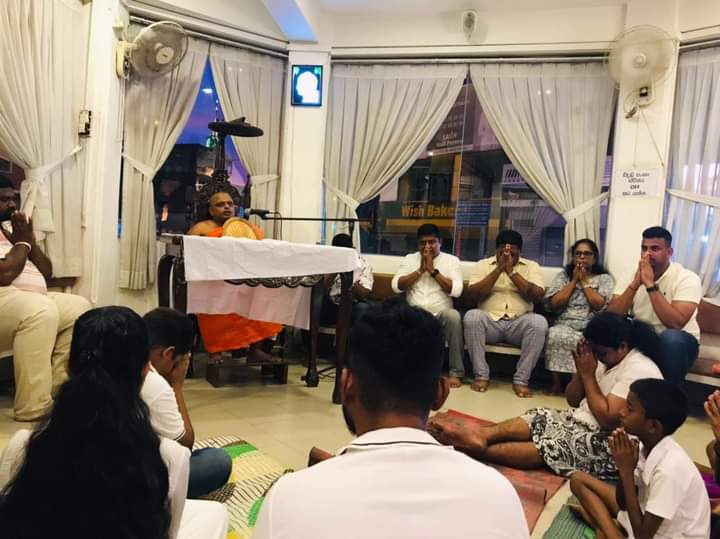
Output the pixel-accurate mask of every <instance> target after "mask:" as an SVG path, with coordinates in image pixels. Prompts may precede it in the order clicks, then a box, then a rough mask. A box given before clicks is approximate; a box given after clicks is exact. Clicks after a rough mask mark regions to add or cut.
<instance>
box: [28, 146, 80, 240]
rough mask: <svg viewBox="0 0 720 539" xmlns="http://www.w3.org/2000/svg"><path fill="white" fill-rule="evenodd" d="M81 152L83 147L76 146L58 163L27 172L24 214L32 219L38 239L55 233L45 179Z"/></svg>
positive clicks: (48, 191)
mask: <svg viewBox="0 0 720 539" xmlns="http://www.w3.org/2000/svg"><path fill="white" fill-rule="evenodd" d="M80 150H82V147H81V146H75V148H73V149H72V151H71V152H70V153H68V154H67V155H66V156H65V157H63V158H61V159H58V160H57V161H54V162H52V163H49V164H47V165H41V166H39V167H33V168H29V169H26V170H25V181H24V182H22V183H21V184H20V199H21V200H22V212H23V213H25V214H26V215H27V216H28V217H32V219H33V230H34V231H35V232H36V233H37V234H36V236H37V238H38V239H43V238H44V237H45V233H47V232H55V223H54V222H53V218H52V211H51V207H50V190H49V189H48V185H47V183H46V182H45V178H47V177H48V176H49V175H50V174H52V173H53V172H55V170H57V169H58V168H60V167H61V166H62V165H63V164H64V163H65V161H67V160H68V159H70V158H71V157H73V156H74V155H75V154H76V153H78V152H79V151H80Z"/></svg>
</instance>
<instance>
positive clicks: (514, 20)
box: [329, 6, 624, 56]
mask: <svg viewBox="0 0 720 539" xmlns="http://www.w3.org/2000/svg"><path fill="white" fill-rule="evenodd" d="M330 20H331V22H330V24H329V28H331V29H332V34H331V39H332V46H333V55H338V54H340V55H342V54H362V52H363V50H364V52H365V54H368V53H372V54H387V55H397V54H402V53H410V54H412V53H416V54H418V53H432V54H437V55H439V56H442V55H449V54H454V55H457V54H472V55H477V54H496V53H527V52H539V51H553V50H555V51H557V50H563V51H580V50H597V49H601V48H604V47H605V46H606V45H607V43H608V42H609V41H611V40H612V39H613V38H614V37H615V36H616V35H617V34H618V33H619V32H620V31H621V30H622V28H623V21H624V8H623V7H620V6H608V7H591V8H574V9H558V10H537V11H523V12H517V11H485V12H483V11H481V12H479V24H478V30H477V32H476V34H475V36H474V39H473V42H472V46H467V42H466V40H465V36H464V34H463V32H462V28H461V26H460V14H459V12H456V11H453V12H449V13H447V14H445V15H443V16H441V17H422V18H421V17H417V16H415V17H414V16H413V15H412V14H408V15H407V16H396V15H391V16H387V15H385V16H382V17H375V16H363V17H350V16H333V17H331V18H330ZM370 48H372V50H370Z"/></svg>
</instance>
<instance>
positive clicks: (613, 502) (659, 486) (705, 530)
mask: <svg viewBox="0 0 720 539" xmlns="http://www.w3.org/2000/svg"><path fill="white" fill-rule="evenodd" d="M687 409H688V403H687V397H686V396H685V394H684V393H683V392H682V391H681V390H680V389H678V388H677V387H676V386H675V385H674V384H673V383H671V382H667V381H664V380H657V379H651V378H645V379H641V380H637V381H635V382H634V383H633V384H632V385H631V386H630V393H629V394H628V398H627V402H626V405H625V408H624V409H623V411H622V412H621V414H620V420H621V425H622V427H621V428H619V429H616V430H615V432H613V434H612V436H611V438H610V442H609V444H610V451H611V453H612V455H613V458H614V459H615V463H616V465H617V468H618V474H619V476H620V482H619V483H618V485H617V487H612V486H611V485H608V484H607V483H603V482H602V481H600V480H599V479H596V478H594V477H592V476H590V475H589V474H586V473H583V472H576V473H574V474H573V475H572V477H571V478H570V489H571V490H572V491H573V493H574V494H575V495H576V496H577V497H578V499H579V500H580V503H581V507H578V506H575V507H571V509H573V510H574V511H576V512H577V514H578V515H579V516H580V517H581V518H583V519H584V520H585V521H586V522H588V523H589V524H590V525H591V526H593V527H594V528H595V529H596V531H597V537H603V538H608V539H609V538H616V537H617V538H623V537H629V538H631V539H632V538H634V537H637V538H646V537H647V538H651V537H657V538H662V539H701V538H705V539H706V538H708V537H710V500H709V499H708V496H707V491H706V489H705V484H704V482H703V480H702V477H701V476H700V472H699V471H698V469H697V468H696V466H695V464H694V463H693V461H692V460H691V459H690V457H689V456H688V455H687V453H685V451H684V450H683V448H682V447H680V446H679V445H678V444H677V442H675V440H673V439H672V437H671V435H672V433H673V432H675V431H676V430H677V429H678V428H679V427H680V425H682V424H683V423H684V422H685V418H686V417H687ZM628 434H631V435H633V436H637V437H638V438H639V439H640V443H638V442H637V440H635V439H631V438H630V437H629V436H628ZM615 519H617V520H615Z"/></svg>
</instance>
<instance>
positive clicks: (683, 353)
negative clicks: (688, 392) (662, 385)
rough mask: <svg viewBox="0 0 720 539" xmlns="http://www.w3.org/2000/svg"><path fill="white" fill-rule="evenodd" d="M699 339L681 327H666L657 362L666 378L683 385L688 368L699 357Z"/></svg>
mask: <svg viewBox="0 0 720 539" xmlns="http://www.w3.org/2000/svg"><path fill="white" fill-rule="evenodd" d="M699 349H700V346H699V344H698V342H697V339H696V338H695V337H693V336H692V335H690V334H689V333H688V332H687V331H683V330H681V329H666V330H665V331H663V332H662V333H661V334H660V353H659V354H658V357H657V360H656V363H657V366H658V367H660V371H661V372H662V374H663V376H664V377H665V380H667V381H669V382H672V383H673V384H675V385H682V383H683V382H684V381H685V375H687V372H688V369H689V368H690V366H691V365H692V364H693V363H694V361H695V360H696V359H697V357H698V351H699Z"/></svg>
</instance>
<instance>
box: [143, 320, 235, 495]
mask: <svg viewBox="0 0 720 539" xmlns="http://www.w3.org/2000/svg"><path fill="white" fill-rule="evenodd" d="M143 319H144V321H145V326H146V327H147V330H148V339H149V341H150V369H149V371H148V373H147V376H146V377H145V381H144V382H143V385H142V388H141V389H140V396H141V397H142V399H143V401H145V404H147V406H148V408H149V409H150V422H151V423H152V426H153V428H154V429H155V432H157V433H158V435H160V436H162V437H164V438H169V439H170V440H175V441H176V442H178V443H179V444H180V445H183V446H185V447H186V448H188V449H189V450H191V451H192V447H193V444H194V443H195V431H194V430H193V427H192V423H191V422H190V414H188V410H187V407H186V405H185V395H184V394H183V385H184V383H185V376H186V374H187V369H188V365H189V363H190V354H191V352H190V351H191V348H192V342H193V335H194V329H193V325H192V322H191V321H190V319H189V318H188V317H187V316H186V315H185V314H183V313H181V312H180V311H176V310H174V309H167V308H162V307H161V308H158V309H154V310H152V311H150V312H149V313H147V314H146V315H145V316H144V318H143ZM231 471H232V459H231V458H230V456H229V455H228V454H227V452H225V450H224V449H219V448H214V447H209V448H204V449H197V450H195V451H192V453H191V455H190V478H189V480H188V491H187V496H188V498H198V497H200V496H202V495H204V494H207V493H209V492H212V491H213V490H216V489H218V488H220V487H222V486H223V485H224V484H225V483H227V480H228V478H229V477H230V472H231Z"/></svg>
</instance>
